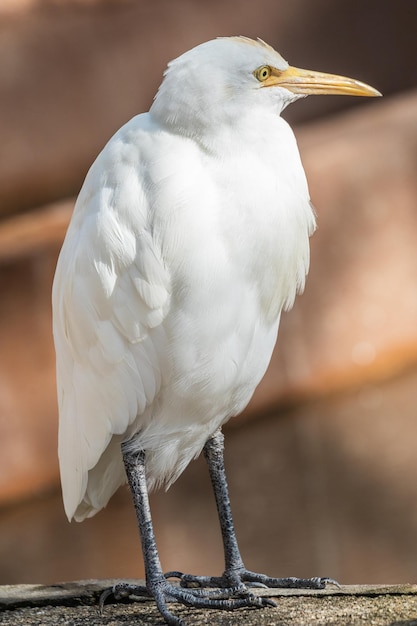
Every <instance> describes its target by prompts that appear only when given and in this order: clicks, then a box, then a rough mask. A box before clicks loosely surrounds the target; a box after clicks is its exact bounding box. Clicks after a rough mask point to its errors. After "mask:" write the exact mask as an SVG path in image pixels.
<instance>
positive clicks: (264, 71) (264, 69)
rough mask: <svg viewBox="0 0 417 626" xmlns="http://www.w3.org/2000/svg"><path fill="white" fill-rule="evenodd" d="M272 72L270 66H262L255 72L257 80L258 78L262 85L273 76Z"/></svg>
mask: <svg viewBox="0 0 417 626" xmlns="http://www.w3.org/2000/svg"><path fill="white" fill-rule="evenodd" d="M271 73H272V70H271V68H270V67H269V65H262V66H261V67H258V69H257V70H255V71H254V74H255V78H257V79H258V80H259V81H260V82H261V83H263V82H264V81H265V80H266V79H267V78H269V77H270V76H271Z"/></svg>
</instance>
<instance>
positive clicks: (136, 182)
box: [53, 37, 380, 625]
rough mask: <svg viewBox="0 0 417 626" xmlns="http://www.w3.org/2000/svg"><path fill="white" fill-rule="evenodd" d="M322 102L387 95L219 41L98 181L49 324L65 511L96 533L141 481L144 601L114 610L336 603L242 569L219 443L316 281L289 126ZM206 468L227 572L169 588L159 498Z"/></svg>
mask: <svg viewBox="0 0 417 626" xmlns="http://www.w3.org/2000/svg"><path fill="white" fill-rule="evenodd" d="M308 94H348V95H356V96H377V95H380V94H379V93H378V92H377V91H376V90H375V89H373V88H372V87H369V86H368V85H365V84H364V83H361V82H359V81H356V80H353V79H350V78H345V77H341V76H335V75H330V74H323V73H320V72H314V71H307V70H301V69H297V68H294V67H290V66H289V65H288V63H287V62H286V61H285V60H284V59H283V58H282V57H281V56H280V55H279V54H278V53H277V52H275V50H274V49H273V48H271V47H270V46H269V45H267V44H266V43H264V42H263V41H261V40H257V41H253V40H251V39H248V38H246V37H230V38H219V39H215V40H213V41H208V42H207V43H203V44H201V45H199V46H197V47H196V48H194V49H192V50H190V51H188V52H186V53H185V54H183V55H182V56H180V57H179V58H177V59H175V60H174V61H172V62H171V63H169V65H168V68H167V70H166V72H165V75H164V79H163V82H162V84H161V86H160V88H159V90H158V93H157V95H156V97H155V100H154V102H153V104H152V106H151V108H150V110H149V112H148V113H143V114H141V115H138V116H136V117H134V118H133V119H132V120H131V121H129V122H128V123H127V124H126V125H125V126H123V127H122V128H121V129H120V130H119V131H118V132H117V133H116V134H115V135H114V137H113V138H112V139H110V141H109V143H108V144H107V145H106V146H105V148H104V149H103V151H102V152H101V154H100V155H99V156H98V157H97V159H96V161H95V162H94V164H93V165H92V167H91V169H90V171H89V172H88V174H87V177H86V180H85V182H84V185H83V187H82V189H81V192H80V194H79V196H78V199H77V202H76V205H75V209H74V213H73V216H72V220H71V223H70V225H69V228H68V232H67V235H66V238H65V242H64V244H63V247H62V250H61V254H60V257H59V261H58V265H57V270H56V274H55V280H54V287H53V314H54V340H55V347H56V355H57V386H58V402H59V414H60V423H59V460H60V470H61V481H62V490H63V499H64V505H65V511H66V514H67V516H68V518H69V519H71V518H75V519H76V520H77V521H81V520H83V519H85V518H87V517H90V516H92V515H94V514H95V513H97V511H99V510H100V509H101V508H103V507H104V506H105V505H106V504H107V502H108V500H109V499H110V497H111V496H112V495H113V493H114V492H115V491H116V489H118V487H119V486H120V485H122V484H123V483H125V482H126V477H127V480H128V482H129V485H130V489H131V492H132V497H133V501H134V505H135V509H136V514H137V519H138V525H139V530H140V534H141V540H142V549H143V556H144V562H145V572H146V588H145V587H136V586H134V585H129V584H127V583H123V582H121V583H120V584H118V585H116V586H115V587H114V588H113V589H112V590H111V592H110V591H109V594H110V593H112V594H113V595H114V596H115V597H116V598H120V597H123V596H130V595H137V594H142V595H143V593H146V594H147V595H150V596H153V597H154V598H155V600H156V603H157V605H158V608H159V610H160V612H161V614H162V615H163V617H164V619H165V620H166V622H167V623H168V624H177V625H178V624H182V623H183V622H182V621H181V620H180V619H179V618H178V617H176V616H175V615H174V614H173V613H172V612H171V611H170V610H169V609H168V606H167V603H168V602H170V601H178V602H182V603H184V604H186V605H188V606H195V607H210V608H222V609H232V608H235V607H242V606H259V607H262V606H265V605H269V604H271V602H270V601H269V600H267V599H265V598H260V597H257V596H255V594H254V593H253V592H251V590H250V587H251V586H256V585H258V586H259V585H261V586H262V585H263V586H265V585H266V586H271V587H283V586H284V587H285V586H289V587H310V588H322V587H324V586H325V584H326V582H329V580H330V579H327V578H312V579H295V578H288V579H277V578H270V577H268V576H265V575H263V574H256V573H253V572H250V571H248V570H246V569H245V567H244V564H243V561H242V558H241V555H240V552H239V548H238V544H237V541H236V537H235V532H234V527H233V521H232V516H231V510H230V502H229V496H228V490H227V483H226V478H225V473H224V464H223V435H222V433H221V427H222V425H223V424H224V423H225V422H227V420H228V419H229V418H230V417H232V416H234V415H237V414H238V413H240V412H241V411H242V410H243V409H244V408H245V407H246V405H247V404H248V402H249V400H250V398H251V397H252V394H253V392H254V390H255V388H256V386H257V385H258V383H259V381H260V380H261V378H262V377H263V375H264V373H265V370H266V368H267V366H268V363H269V361H270V358H271V354H272V350H273V348H274V345H275V341H276V337H277V331H278V325H279V320H280V314H281V311H282V310H285V309H289V308H290V307H291V306H292V304H293V302H294V298H295V296H296V293H297V292H300V291H301V290H302V289H303V286H304V281H305V276H306V273H307V271H308V265H309V236H310V235H311V234H312V233H313V231H314V228H315V218H314V211H313V209H312V206H311V204H310V199H309V193H308V187H307V182H306V178H305V174H304V170H303V167H302V165H301V161H300V156H299V153H298V149H297V145H296V140H295V138H294V135H293V133H292V131H291V128H290V127H289V125H288V124H287V123H286V122H285V121H284V120H283V119H282V118H281V117H280V113H281V111H282V110H283V109H284V108H285V107H286V106H287V105H288V104H290V103H291V102H294V101H295V100H297V99H299V98H302V97H304V96H307V95H308ZM202 450H204V455H205V457H206V460H207V463H208V469H209V472H210V477H211V481H212V484H213V489H214V494H215V500H216V504H217V509H218V514H219V519H220V526H221V533H222V538H223V544H224V553H225V571H224V573H223V575H222V576H218V577H197V576H192V575H188V574H187V575H186V574H182V573H180V572H169V573H168V574H165V575H164V574H163V572H162V568H161V564H160V560H159V556H158V551H157V547H156V543H155V537H154V532H153V527H152V520H151V515H150V509H149V501H148V493H149V491H151V490H153V489H155V488H156V487H159V486H161V485H165V486H166V487H169V485H171V484H172V483H173V482H174V481H175V480H176V479H177V478H178V476H179V475H180V474H181V472H182V471H183V470H184V469H185V468H186V466H187V465H188V464H189V462H190V461H191V460H192V459H194V458H195V457H197V456H198V455H199V454H200V452H201V451H202ZM174 577H178V578H179V584H177V583H175V582H171V581H170V579H171V578H174ZM109 594H107V593H106V594H105V596H104V597H103V598H102V602H104V600H105V598H106V597H107V595H109Z"/></svg>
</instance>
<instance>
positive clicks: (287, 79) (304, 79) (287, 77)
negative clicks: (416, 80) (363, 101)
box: [263, 66, 382, 97]
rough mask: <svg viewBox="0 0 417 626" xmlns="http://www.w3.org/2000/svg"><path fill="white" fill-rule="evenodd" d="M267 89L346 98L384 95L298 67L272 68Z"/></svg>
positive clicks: (339, 77)
mask: <svg viewBox="0 0 417 626" xmlns="http://www.w3.org/2000/svg"><path fill="white" fill-rule="evenodd" d="M263 84H264V86H265V87H273V86H276V87H285V89H288V90H289V91H292V92H293V93H299V94H303V95H304V94H305V95H310V94H335V95H346V96H371V97H374V96H381V95H382V94H381V93H380V92H379V91H377V90H376V89H374V88H373V87H371V86H370V85H367V84H366V83H362V82H360V81H359V80H355V79H354V78H347V77H346V76H337V75H336V74H325V73H324V72H315V71H313V70H302V69H299V68H298V67H291V66H290V67H288V68H287V69H286V70H283V71H282V70H277V69H275V68H271V74H270V76H269V77H268V78H267V79H266V80H265V81H264V83H263Z"/></svg>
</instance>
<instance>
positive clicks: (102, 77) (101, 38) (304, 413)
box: [0, 0, 417, 584]
mask: <svg viewBox="0 0 417 626" xmlns="http://www.w3.org/2000/svg"><path fill="white" fill-rule="evenodd" d="M416 30H417V12H416V10H415V3H413V2H410V1H409V0H396V2H395V3H394V2H392V1H391V0H339V2H337V3H336V2H333V1H332V0H315V1H314V3H313V2H310V1H308V0H257V2H254V0H239V1H238V0H210V2H208V1H207V0H206V1H203V0H176V1H175V2H172V0H153V1H152V2H150V1H149V0H136V1H135V0H55V1H53V0H2V2H1V4H0V138H1V143H0V151H1V158H0V584H9V583H23V582H38V583H54V582H58V581H63V580H74V579H83V578H84V579H85V578H110V577H131V578H133V577H142V576H143V568H142V558H141V551H140V543H139V538H138V532H137V528H136V522H135V516H134V510H133V507H132V505H131V503H130V498H129V494H128V493H127V490H126V489H122V490H120V492H119V493H118V494H117V495H116V496H115V497H114V499H113V500H112V501H111V503H110V504H109V506H108V507H107V509H106V510H105V511H103V512H101V513H100V514H99V515H98V516H96V517H95V518H93V519H91V520H88V521H86V522H84V523H83V524H76V523H74V522H73V523H71V524H69V523H68V522H67V520H66V518H65V515H64V512H63V507H62V504H61V496H60V490H59V477H58V466H57V458H56V437H57V409H56V399H55V378H54V376H55V372H54V352H53V345H52V337H51V307H50V292H51V283H52V277H53V272H54V268H55V264H56V259H57V255H58V251H59V249H60V246H61V243H62V239H63V236H64V232H65V229H66V226H67V223H68V220H69V218H70V215H71V211H72V206H73V201H74V197H75V196H76V194H77V192H78V190H79V188H80V186H81V184H82V181H83V178H84V176H85V173H86V171H87V169H88V167H89V165H90V164H91V162H92V161H93V159H94V158H95V156H96V155H97V153H98V152H99V151H100V149H101V148H102V147H103V145H104V144H105V142H106V141H107V140H108V138H109V137H110V136H111V135H112V134H113V133H114V132H115V131H116V129H117V128H119V127H120V126H121V125H122V124H123V123H124V122H125V121H127V120H128V119H129V118H130V117H132V116H133V115H135V114H137V113H139V112H141V111H145V110H147V109H148V108H149V106H150V103H151V102H152V97H153V95H154V93H155V91H156V89H157V87H158V85H159V83H160V81H161V76H162V73H163V70H164V68H165V66H166V63H167V62H168V60H170V59H172V58H174V57H175V56H177V55H179V54H180V53H182V52H183V51H185V50H187V49H189V48H190V47H192V46H194V45H196V44H198V43H200V42H202V41H205V40H207V39H211V38H213V37H216V36H219V35H237V34H244V35H247V36H250V37H258V36H259V37H261V38H262V39H264V40H265V41H267V42H268V43H270V44H271V45H272V46H274V47H275V48H276V49H278V50H279V51H280V52H281V53H282V54H283V56H284V57H285V58H286V59H288V60H289V61H290V63H291V64H292V65H296V66H299V67H308V68H311V69H316V70H323V71H328V72H333V73H339V74H346V75H350V76H353V77H356V78H359V79H361V80H363V81H366V82H368V83H370V84H372V85H373V86H375V87H376V88H378V89H379V90H380V91H382V92H383V94H384V96H385V97H384V98H383V99H378V100H377V101H376V100H369V101H365V100H364V99H354V98H341V97H327V96H326V97H311V98H308V99H307V100H304V101H301V102H298V103H296V104H294V105H292V106H291V107H290V108H289V109H287V110H286V111H285V114H284V115H285V117H286V119H288V120H289V121H290V123H291V124H293V126H294V128H295V132H296V135H297V138H298V141H299V145H300V150H301V154H302V158H303V162H304V165H305V168H306V171H307V176H308V179H309V183H310V190H311V196H312V200H313V203H314V205H315V206H316V208H317V214H318V222H319V229H318V231H317V232H316V234H315V235H314V237H313V240H312V259H311V272H310V276H309V280H308V282H307V289H306V291H305V294H304V295H303V296H302V297H299V298H298V300H297V303H296V306H295V308H294V310H293V311H292V312H290V313H288V314H285V315H284V317H283V320H282V327H281V330H280V336H279V341H278V349H277V350H276V352H275V354H274V357H273V360H272V363H271V367H270V369H269V371H268V374H267V376H266V377H265V380H264V381H263V383H262V384H261V385H260V387H259V389H258V391H257V393H256V396H255V397H254V399H253V402H252V403H251V405H250V407H249V408H248V410H247V411H246V412H245V414H244V415H243V416H241V417H240V418H237V419H235V420H234V421H233V422H232V423H230V424H229V425H228V426H227V427H226V429H225V434H226V446H227V448H226V462H227V468H228V472H229V481H230V491H231V498H232V505H233V509H234V514H235V523H236V528H237V533H238V538H239V539H240V543H241V549H242V552H243V555H244V558H245V560H246V564H247V566H248V567H250V568H252V569H257V570H260V571H264V572H265V573H270V574H273V575H276V576H281V575H282V576H288V575H295V576H316V575H322V576H331V577H333V578H336V579H338V580H339V581H340V582H341V583H367V582H369V583H395V582H397V583H400V582H415V581H416V580H417V480H416V477H417V453H416V449H417V414H416V413H417V407H416V404H417V323H416V322H417V175H416V174H417V172H416V166H417V91H416V90H415V87H416V85H417V39H416V36H415V33H416ZM151 504H152V507H153V515H154V520H155V525H156V532H157V539H158V541H159V547H160V552H161V557H162V561H163V566H164V568H165V569H167V570H168V569H179V570H184V571H188V572H193V573H213V574H214V573H218V572H220V571H221V570H222V567H223V561H222V550H221V542H220V536H219V530H218V525H217V516H216V513H215V508H214V503H213V499H212V495H211V491H210V487H209V482H208V477H207V474H206V470H205V466H204V462H203V460H201V459H200V460H198V461H197V462H195V463H193V464H192V465H190V466H189V468H188V469H187V470H186V472H185V473H184V475H183V476H182V477H181V478H180V480H179V481H178V482H177V483H176V484H175V485H174V486H173V487H172V488H171V489H170V491H169V492H168V493H163V492H159V493H157V494H155V495H154V496H153V497H152V503H151Z"/></svg>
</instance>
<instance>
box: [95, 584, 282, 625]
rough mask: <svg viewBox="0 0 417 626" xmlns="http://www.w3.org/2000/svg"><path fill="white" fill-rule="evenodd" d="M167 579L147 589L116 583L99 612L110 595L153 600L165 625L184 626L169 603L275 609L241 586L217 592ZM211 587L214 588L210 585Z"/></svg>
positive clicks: (107, 592) (228, 607)
mask: <svg viewBox="0 0 417 626" xmlns="http://www.w3.org/2000/svg"><path fill="white" fill-rule="evenodd" d="M168 574H173V575H177V574H180V572H169V573H168ZM169 577H171V576H167V575H165V578H163V579H162V580H161V579H158V580H157V581H152V583H150V584H149V586H148V587H145V586H140V585H132V584H130V583H123V582H121V583H118V584H116V585H114V586H113V587H112V588H111V589H107V590H106V591H104V592H103V593H102V594H101V596H100V601H99V606H100V611H101V612H102V611H103V607H104V603H105V602H106V600H107V598H109V597H110V596H113V598H114V599H115V600H116V601H117V600H122V599H131V600H135V599H137V598H138V597H143V596H145V597H153V598H154V600H155V602H156V605H157V607H158V609H159V611H160V613H161V614H162V616H163V617H164V619H165V621H166V623H167V624H170V625H172V626H184V622H183V621H182V620H181V619H180V618H179V617H176V616H175V615H174V614H173V613H171V611H169V610H168V607H167V603H168V602H180V603H182V604H185V605H186V606H189V607H195V608H200V609H222V610H232V609H238V608H243V607H254V608H262V607H265V606H275V603H274V602H273V601H272V600H269V599H268V598H262V597H258V596H255V595H254V594H252V593H251V592H250V591H249V590H248V589H247V587H246V586H245V585H244V584H242V583H240V585H238V587H236V588H231V587H224V586H223V587H219V588H216V589H214V588H212V589H203V588H202V586H201V585H200V586H199V587H195V586H194V587H187V586H186V585H183V586H180V585H177V584H173V583H170V582H168V580H167V578H169ZM176 577H178V576H176ZM211 587H214V586H213V585H211Z"/></svg>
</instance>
